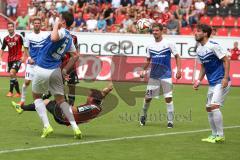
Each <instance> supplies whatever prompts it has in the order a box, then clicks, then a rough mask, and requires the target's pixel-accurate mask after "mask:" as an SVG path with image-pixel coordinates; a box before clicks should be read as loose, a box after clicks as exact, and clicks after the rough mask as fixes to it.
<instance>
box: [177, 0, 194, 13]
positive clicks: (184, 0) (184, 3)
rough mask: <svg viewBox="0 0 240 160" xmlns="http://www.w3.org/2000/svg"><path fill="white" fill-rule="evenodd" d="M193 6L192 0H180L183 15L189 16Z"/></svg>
mask: <svg viewBox="0 0 240 160" xmlns="http://www.w3.org/2000/svg"><path fill="white" fill-rule="evenodd" d="M191 5H192V0H180V1H179V7H180V8H181V9H182V12H183V14H188V13H189V9H190V7H191Z"/></svg>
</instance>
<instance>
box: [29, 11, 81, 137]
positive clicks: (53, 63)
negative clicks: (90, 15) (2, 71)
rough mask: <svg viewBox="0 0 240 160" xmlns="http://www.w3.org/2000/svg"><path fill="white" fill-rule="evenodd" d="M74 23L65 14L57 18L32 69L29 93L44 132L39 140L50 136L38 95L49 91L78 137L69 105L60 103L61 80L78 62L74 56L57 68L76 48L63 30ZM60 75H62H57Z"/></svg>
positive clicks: (49, 128)
mask: <svg viewBox="0 0 240 160" xmlns="http://www.w3.org/2000/svg"><path fill="white" fill-rule="evenodd" d="M73 21H74V17H73V15H72V14H71V13H69V12H64V13H62V14H61V15H60V19H59V21H58V22H56V23H55V25H54V27H53V30H52V32H51V34H50V35H49V36H48V37H47V38H46V39H45V40H44V41H43V42H42V43H41V44H42V45H43V46H42V47H41V49H40V50H39V52H38V57H37V60H36V62H35V63H36V66H35V67H34V72H35V75H34V77H33V81H32V92H33V98H34V104H35V107H36V108H35V109H36V111H37V113H38V115H39V117H40V118H41V120H42V122H43V125H44V128H43V133H42V136H41V137H42V138H45V137H47V136H48V135H49V134H51V133H52V132H53V128H52V127H51V125H50V123H49V120H48V117H47V112H46V106H45V104H44V102H43V100H42V98H41V97H42V94H44V93H47V92H48V91H50V92H51V93H52V94H53V95H54V98H55V101H56V103H57V104H58V105H59V107H60V108H61V109H62V111H63V114H64V115H65V116H66V118H67V119H68V121H69V123H70V124H71V126H72V128H73V131H74V137H75V138H77V139H79V138H81V137H82V134H81V131H80V130H79V128H78V126H77V124H76V121H75V120H74V117H73V112H72V109H71V107H70V105H69V104H68V103H67V102H65V99H64V86H63V79H62V76H63V77H65V78H67V76H68V74H67V71H68V70H69V69H70V68H72V66H73V65H74V63H75V61H76V60H77V59H78V58H79V57H78V55H77V54H71V55H72V57H71V58H70V60H69V62H68V64H67V65H66V66H65V67H64V68H63V69H62V71H61V69H60V65H61V62H62V58H63V56H64V55H65V54H66V52H71V53H74V52H76V48H75V46H74V44H73V40H72V37H71V34H70V33H69V31H68V30H66V29H65V28H67V27H70V26H71V25H72V23H73ZM61 72H62V73H61Z"/></svg>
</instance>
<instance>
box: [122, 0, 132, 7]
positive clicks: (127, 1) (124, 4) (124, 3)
mask: <svg viewBox="0 0 240 160" xmlns="http://www.w3.org/2000/svg"><path fill="white" fill-rule="evenodd" d="M120 4H121V6H122V7H127V6H131V5H132V1H131V0H121V2H120Z"/></svg>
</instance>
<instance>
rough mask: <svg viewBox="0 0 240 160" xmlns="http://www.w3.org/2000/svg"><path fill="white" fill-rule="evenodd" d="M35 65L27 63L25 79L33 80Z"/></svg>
mask: <svg viewBox="0 0 240 160" xmlns="http://www.w3.org/2000/svg"><path fill="white" fill-rule="evenodd" d="M34 67H35V65H32V64H27V65H26V72H25V79H26V80H30V81H32V80H33V77H34Z"/></svg>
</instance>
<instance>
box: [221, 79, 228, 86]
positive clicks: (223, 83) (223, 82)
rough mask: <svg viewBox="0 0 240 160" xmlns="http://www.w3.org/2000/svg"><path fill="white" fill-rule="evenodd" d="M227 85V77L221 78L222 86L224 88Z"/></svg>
mask: <svg viewBox="0 0 240 160" xmlns="http://www.w3.org/2000/svg"><path fill="white" fill-rule="evenodd" d="M227 86H228V79H226V78H223V79H222V88H226V87H227Z"/></svg>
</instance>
